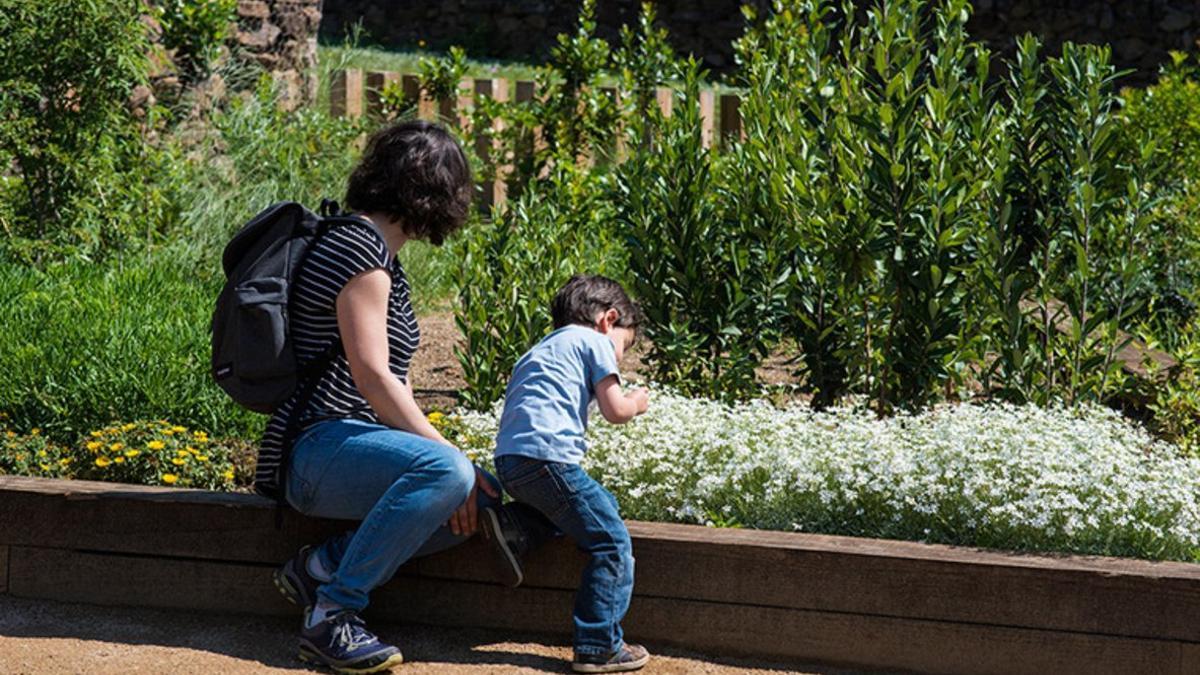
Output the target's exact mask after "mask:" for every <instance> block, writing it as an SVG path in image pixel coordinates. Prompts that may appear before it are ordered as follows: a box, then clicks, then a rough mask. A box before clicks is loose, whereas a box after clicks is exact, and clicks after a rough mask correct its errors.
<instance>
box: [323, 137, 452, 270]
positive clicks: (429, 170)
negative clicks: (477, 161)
mask: <svg viewBox="0 0 1200 675" xmlns="http://www.w3.org/2000/svg"><path fill="white" fill-rule="evenodd" d="M473 189H474V187H473V183H472V181H471V166H470V164H468V163H467V156H466V154H464V153H463V150H462V148H461V147H459V145H458V142H457V141H455V140H454V137H452V136H451V135H450V134H449V133H448V132H447V131H446V130H445V129H444V128H442V127H441V126H439V125H437V124H433V123H430V122H425V121H422V120H414V121H410V122H401V123H399V124H394V125H392V126H390V127H386V128H384V129H380V130H379V131H377V132H375V133H374V134H372V135H371V138H370V140H368V141H367V149H366V151H365V152H363V156H362V159H360V160H359V162H358V165H357V166H356V167H354V171H353V173H351V174H350V181H349V185H348V186H347V188H346V207H347V208H348V209H350V210H353V211H361V212H364V213H371V212H381V213H386V214H387V215H388V216H390V217H391V218H393V219H394V220H397V221H399V222H400V223H401V224H402V226H403V227H404V231H405V233H406V234H408V235H409V236H410V237H413V238H415V239H426V240H428V241H429V243H431V244H433V245H434V246H441V245H442V242H444V241H445V240H446V237H448V236H449V235H450V234H451V233H452V232H454V231H455V230H457V229H458V228H460V227H462V224H463V223H464V222H466V220H467V216H468V215H469V213H470V209H471V195H472V191H473Z"/></svg>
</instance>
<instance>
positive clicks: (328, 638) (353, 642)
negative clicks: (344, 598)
mask: <svg viewBox="0 0 1200 675" xmlns="http://www.w3.org/2000/svg"><path fill="white" fill-rule="evenodd" d="M311 612H312V610H311V609H309V610H308V612H305V617H304V618H305V621H304V627H303V628H302V629H301V630H300V660H301V661H305V662H307V663H318V664H322V665H326V666H329V667H330V668H332V669H333V670H335V671H337V672H339V673H355V674H357V673H377V672H379V671H381V670H387V669H389V668H393V667H395V666H398V665H400V664H401V663H404V657H403V656H401V655H400V650H399V649H397V648H395V647H393V646H391V645H386V644H384V643H382V642H380V641H379V638H377V637H375V636H374V635H373V634H372V633H371V631H369V630H367V626H366V624H364V623H363V621H362V619H360V618H358V615H357V614H355V613H354V612H353V611H352V610H348V609H347V610H342V611H341V612H338V613H337V614H333V615H331V616H327V617H325V620H324V621H318V622H317V623H316V624H315V625H313V626H311V627H310V626H309V625H308V615H309V613H311Z"/></svg>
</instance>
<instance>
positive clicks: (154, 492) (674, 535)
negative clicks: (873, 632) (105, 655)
mask: <svg viewBox="0 0 1200 675" xmlns="http://www.w3.org/2000/svg"><path fill="white" fill-rule="evenodd" d="M9 491H16V492H35V493H39V494H45V495H60V496H62V497H65V498H67V499H93V498H94V499H126V500H134V501H143V500H144V501H156V502H183V503H201V504H214V503H216V504H221V505H226V506H230V507H240V508H247V509H255V508H257V509H268V510H273V509H275V508H277V505H276V504H275V502H273V501H271V500H270V499H267V498H265V497H262V496H259V495H253V494H243V493H228V492H213V491H208V490H193V489H187V488H165V487H151V486H143V485H126V484H116V483H102V482H95V481H70V480H58V479H49V478H28V477H21V476H0V500H3V499H4V497H5V493H6V492H9ZM291 516H296V517H298V518H301V519H304V518H303V516H298V514H289V517H291ZM305 520H313V519H305ZM626 525H627V526H628V528H629V532H630V535H632V536H633V538H634V540H635V544H636V540H637V539H639V538H644V539H655V540H662V541H674V542H680V543H696V544H703V545H706V546H739V547H755V548H770V549H785V550H802V551H811V552H816V553H836V554H840V555H850V556H871V557H880V558H908V559H916V560H929V561H935V562H954V563H967V564H972V565H986V566H1002V567H1027V568H1039V569H1051V570H1070V571H1081V572H1099V573H1102V574H1104V575H1108V576H1111V575H1130V576H1144V577H1149V578H1153V579H1160V578H1165V577H1179V578H1184V579H1190V580H1197V581H1200V564H1196V563H1185V562H1174V561H1151V560H1138V559H1133V558H1114V557H1106V556H1082V555H1070V554H1049V553H1027V552H1008V551H998V550H994V549H980V548H972V547H966V546H952V545H947V544H927V543H922V542H912V541H898V540H891V539H868V538H861V537H846V536H839V535H827V534H810V533H800V532H777V531H768V530H744V529H733V528H710V527H704V526H701V525H687V524H680V523H653V522H643V521H632V520H631V521H626ZM2 537H3V533H2V532H0V543H10V542H5V541H4V540H3V538H2Z"/></svg>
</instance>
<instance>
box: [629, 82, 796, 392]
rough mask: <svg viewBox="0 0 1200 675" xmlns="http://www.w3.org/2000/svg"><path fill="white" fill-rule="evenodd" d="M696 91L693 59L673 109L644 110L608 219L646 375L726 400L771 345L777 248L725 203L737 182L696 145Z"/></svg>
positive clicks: (750, 380)
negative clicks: (641, 322)
mask: <svg viewBox="0 0 1200 675" xmlns="http://www.w3.org/2000/svg"><path fill="white" fill-rule="evenodd" d="M698 91H699V71H698V69H697V67H696V65H695V63H694V62H693V63H691V64H690V65H689V66H688V68H687V69H686V70H685V85H684V88H683V90H682V92H681V94H680V95H677V97H676V100H675V103H674V108H675V111H674V114H673V115H672V116H671V117H669V118H663V117H662V116H661V114H659V113H657V112H656V111H653V110H652V111H650V113H649V115H648V116H647V117H648V120H647V122H646V125H647V127H646V128H648V129H651V130H652V131H651V132H649V133H650V137H651V142H650V143H647V144H645V145H643V146H641V147H639V148H638V150H637V151H636V152H634V153H633V155H632V156H631V157H630V158H629V160H628V161H626V162H625V163H624V164H622V165H621V166H620V168H619V169H618V171H617V174H616V183H615V184H616V199H615V201H616V209H617V223H618V225H619V227H620V230H621V232H623V233H624V234H625V236H626V239H627V242H628V243H627V247H628V256H629V276H630V281H631V285H632V290H633V291H634V294H635V295H636V296H637V298H638V300H639V301H640V302H641V305H642V309H643V311H644V312H645V315H646V333H647V336H648V338H649V340H650V343H651V348H650V352H649V354H648V356H647V359H648V361H649V363H650V366H651V368H652V369H653V372H654V377H655V378H656V379H658V380H659V381H661V382H667V383H670V384H672V385H675V386H676V387H678V388H680V389H682V390H684V391H688V392H691V393H697V394H704V395H707V396H711V397H714V398H723V399H728V398H733V397H737V396H744V395H746V394H748V393H750V392H751V391H753V390H754V387H755V382H754V368H755V367H756V366H757V365H758V363H759V362H760V361H761V359H762V358H763V357H764V356H765V354H766V352H767V350H768V348H769V347H770V346H771V344H772V337H773V332H774V331H773V323H774V318H775V317H774V314H775V312H776V311H777V305H778V299H779V297H778V294H777V293H772V290H774V289H777V286H775V285H774V284H772V282H773V281H774V280H775V277H774V275H772V274H771V273H770V272H771V270H772V268H773V264H772V263H773V260H774V259H775V256H776V249H774V248H773V247H772V246H771V243H772V242H771V241H770V240H769V239H768V238H767V237H765V236H764V235H765V232H764V231H763V230H761V229H759V228H758V227H756V225H757V224H758V222H759V221H758V219H756V218H754V216H753V214H747V213H741V212H739V210H738V209H736V208H732V203H733V200H732V194H733V193H735V192H737V191H738V190H740V189H741V188H742V187H743V186H742V185H735V184H731V183H730V182H728V181H729V179H730V178H731V177H733V176H734V175H735V174H733V173H731V172H729V171H727V170H726V169H725V168H724V167H723V166H722V165H721V164H720V163H719V162H718V161H717V159H716V158H715V156H714V155H713V153H711V152H709V151H708V150H707V149H705V148H704V146H703V141H702V127H701V118H700V109H699V105H698V104H697V100H698Z"/></svg>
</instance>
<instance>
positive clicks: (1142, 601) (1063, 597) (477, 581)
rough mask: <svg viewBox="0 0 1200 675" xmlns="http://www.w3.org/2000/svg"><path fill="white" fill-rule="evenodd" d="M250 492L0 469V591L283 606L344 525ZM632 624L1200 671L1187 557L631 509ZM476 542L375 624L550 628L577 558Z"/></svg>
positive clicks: (377, 608) (421, 566)
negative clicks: (508, 560)
mask: <svg viewBox="0 0 1200 675" xmlns="http://www.w3.org/2000/svg"><path fill="white" fill-rule="evenodd" d="M347 525H348V524H347V523H344V522H338V521H327V520H317V519H311V518H305V517H303V516H300V515H298V514H296V513H295V512H292V511H290V510H280V509H278V508H276V506H275V505H274V504H273V503H272V502H270V501H268V500H265V499H262V498H259V497H256V496H252V495H241V494H223V493H215V492H205V491H199V490H179V489H167V488H152V487H140V486H131V485H116V484H110V483H91V482H83V481H54V480H44V479H35V478H18V477H0V592H7V593H11V594H13V595H17V596H21V597H29V598H49V599H55V600H69V601H82V602H93V603H99V604H114V605H140V606H153V607H169V608H180V609H196V610H208V611H224V612H249V613H259V614H294V613H295V611H296V610H295V608H294V607H292V606H290V605H288V604H287V603H285V602H284V601H283V599H282V598H281V597H280V596H279V595H278V593H277V592H276V591H275V589H274V587H273V586H272V585H271V582H270V573H271V570H272V569H273V568H274V567H275V566H276V565H277V564H279V563H280V562H281V561H283V560H285V559H286V558H287V557H289V556H290V555H292V554H293V553H294V552H295V550H296V549H297V548H298V547H299V546H300V545H302V544H304V543H310V542H315V541H318V540H319V539H320V538H321V537H323V536H325V535H327V534H329V533H331V532H334V531H337V530H338V529H339V528H344V527H347ZM629 529H630V531H631V533H632V534H633V537H634V555H635V556H636V557H637V560H638V571H637V586H636V590H635V596H634V600H633V605H632V607H631V609H630V612H629V616H628V618H627V620H626V622H625V624H626V629H627V632H628V633H629V634H630V636H631V637H635V638H636V639H638V640H643V641H646V642H648V643H650V644H651V645H654V644H667V645H675V646H681V647H686V648H690V649H693V650H698V651H701V652H707V653H714V654H740V655H752V656H761V657H769V658H774V659H785V660H786V659H795V660H797V661H804V662H809V663H811V662H824V663H829V664H834V665H843V666H851V667H863V668H872V669H899V670H911V671H920V672H929V673H1089V674H1096V673H1179V674H1181V675H1182V674H1185V673H1188V674H1191V673H1200V565H1189V564H1183V563H1151V562H1144V561H1137V560H1124V559H1114V558H1082V557H1074V556H1072V557H1067V556H1063V557H1049V556H1032V555H1017V554H1006V553H1000V552H993V551H977V550H973V549H967V548H959V547H950V546H936V545H927V544H916V543H910V542H897V541H882V540H871V539H855V538H849V537H831V536H822V535H807V534H791V533H783V532H760V531H749V530H714V529H708V528H702V527H695V526H688V525H669V524H660V523H641V522H630V523H629ZM486 556H487V552H486V551H485V550H484V549H483V548H481V546H480V545H477V544H476V543H474V542H469V543H467V544H465V545H463V546H461V547H458V548H456V549H454V550H452V551H448V552H446V553H442V554H439V555H436V556H431V557H428V558H424V559H421V560H417V561H414V562H413V563H411V564H409V565H406V566H405V567H404V568H402V569H401V571H400V572H399V573H398V574H397V576H396V578H395V579H393V580H392V581H391V582H389V583H388V584H386V585H385V586H383V587H382V588H380V589H378V590H377V591H376V592H375V594H374V595H373V599H372V605H371V608H370V610H369V612H370V614H371V615H372V616H373V617H374V618H375V619H376V620H390V621H406V622H417V623H431V624H440V625H461V626H481V627H490V628H511V629H514V630H536V631H544V632H552V633H563V632H565V631H566V630H567V629H568V628H569V626H570V606H571V600H572V595H573V592H574V588H575V585H576V581H577V579H578V574H579V571H580V568H581V566H582V556H581V555H580V554H579V553H578V552H577V551H575V550H574V549H573V548H572V547H571V545H570V544H569V542H567V541H562V542H557V543H555V544H553V545H550V546H547V547H546V548H544V549H542V550H540V551H538V552H537V553H536V554H535V555H534V556H533V558H532V559H531V560H530V561H529V565H528V575H527V577H528V578H527V581H526V585H525V586H523V587H522V588H519V589H515V590H514V589H507V588H503V587H501V586H498V585H496V584H495V583H493V582H492V578H491V572H490V567H489V566H488V564H487V559H486Z"/></svg>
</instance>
